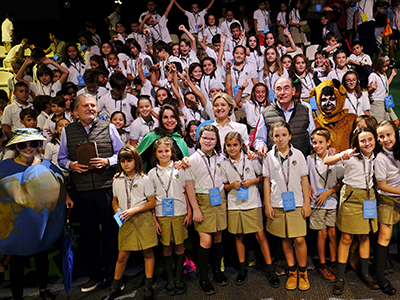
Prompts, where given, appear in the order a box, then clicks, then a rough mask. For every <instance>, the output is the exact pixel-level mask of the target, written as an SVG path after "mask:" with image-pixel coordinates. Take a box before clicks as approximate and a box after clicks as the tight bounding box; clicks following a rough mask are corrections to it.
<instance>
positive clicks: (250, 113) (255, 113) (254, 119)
mask: <svg viewBox="0 0 400 300" xmlns="http://www.w3.org/2000/svg"><path fill="white" fill-rule="evenodd" d="M268 101H269V100H268ZM265 107H266V106H260V105H258V104H254V103H253V101H251V100H246V101H244V102H243V104H242V110H244V112H245V113H246V120H247V125H249V126H250V127H252V128H256V126H257V123H258V120H259V119H260V117H261V116H262V115H261V112H262V111H263V109H264V108H265ZM261 121H264V120H261Z"/></svg>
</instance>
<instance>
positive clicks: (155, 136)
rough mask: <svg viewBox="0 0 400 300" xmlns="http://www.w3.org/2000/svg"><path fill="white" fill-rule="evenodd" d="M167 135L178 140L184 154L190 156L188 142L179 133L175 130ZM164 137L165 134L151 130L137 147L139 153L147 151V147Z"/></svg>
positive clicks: (177, 142)
mask: <svg viewBox="0 0 400 300" xmlns="http://www.w3.org/2000/svg"><path fill="white" fill-rule="evenodd" d="M166 136H168V137H170V138H171V139H173V140H174V141H175V142H176V144H177V145H178V147H179V149H180V150H181V151H182V154H183V156H189V149H188V146H187V145H186V142H185V141H184V140H183V138H182V137H181V136H180V134H179V133H177V132H174V133H173V134H168V135H166ZM162 137H163V136H161V135H158V134H156V133H155V132H154V131H152V132H149V133H148V134H146V135H145V137H144V138H143V140H142V141H141V142H140V143H139V145H138V146H137V147H136V149H137V151H139V154H142V153H143V152H144V151H146V149H147V148H149V147H150V146H151V145H153V143H154V142H155V141H156V140H158V139H159V138H162Z"/></svg>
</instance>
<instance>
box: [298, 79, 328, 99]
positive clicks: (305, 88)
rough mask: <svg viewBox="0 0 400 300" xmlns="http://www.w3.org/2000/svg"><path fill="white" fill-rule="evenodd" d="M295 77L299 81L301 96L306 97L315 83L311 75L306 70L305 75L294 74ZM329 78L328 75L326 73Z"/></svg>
mask: <svg viewBox="0 0 400 300" xmlns="http://www.w3.org/2000/svg"><path fill="white" fill-rule="evenodd" d="M296 77H297V78H300V81H301V98H303V99H304V98H308V95H309V93H310V91H311V90H312V89H313V88H315V83H314V80H313V78H312V75H311V74H310V73H308V72H307V74H306V76H304V77H300V76H298V75H297V74H296ZM328 78H329V75H328Z"/></svg>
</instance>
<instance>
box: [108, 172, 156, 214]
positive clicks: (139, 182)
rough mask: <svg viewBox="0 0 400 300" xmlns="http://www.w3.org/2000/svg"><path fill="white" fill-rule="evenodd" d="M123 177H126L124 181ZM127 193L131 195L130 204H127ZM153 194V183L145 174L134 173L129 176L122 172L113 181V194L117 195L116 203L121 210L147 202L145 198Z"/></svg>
mask: <svg viewBox="0 0 400 300" xmlns="http://www.w3.org/2000/svg"><path fill="white" fill-rule="evenodd" d="M125 178H126V179H127V182H126V183H125ZM127 193H129V194H130V197H131V203H130V205H128V199H127ZM154 194H155V190H154V186H153V183H152V182H151V180H150V178H149V177H148V176H147V175H143V176H142V175H138V174H134V175H133V176H132V177H131V178H129V177H127V176H126V175H125V173H124V172H122V173H120V175H119V176H118V177H117V178H115V179H114V181H113V196H114V197H117V199H118V205H119V206H120V207H121V209H122V211H125V210H127V209H128V208H131V207H138V206H141V205H143V204H145V203H147V198H148V197H151V196H154Z"/></svg>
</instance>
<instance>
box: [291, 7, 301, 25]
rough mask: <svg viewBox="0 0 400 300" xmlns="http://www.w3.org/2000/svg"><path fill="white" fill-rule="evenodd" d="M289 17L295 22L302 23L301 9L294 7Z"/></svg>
mask: <svg viewBox="0 0 400 300" xmlns="http://www.w3.org/2000/svg"><path fill="white" fill-rule="evenodd" d="M289 19H292V22H293V23H300V22H301V17H300V12H299V10H298V9H296V8H294V9H292V11H291V12H290V13H289Z"/></svg>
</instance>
